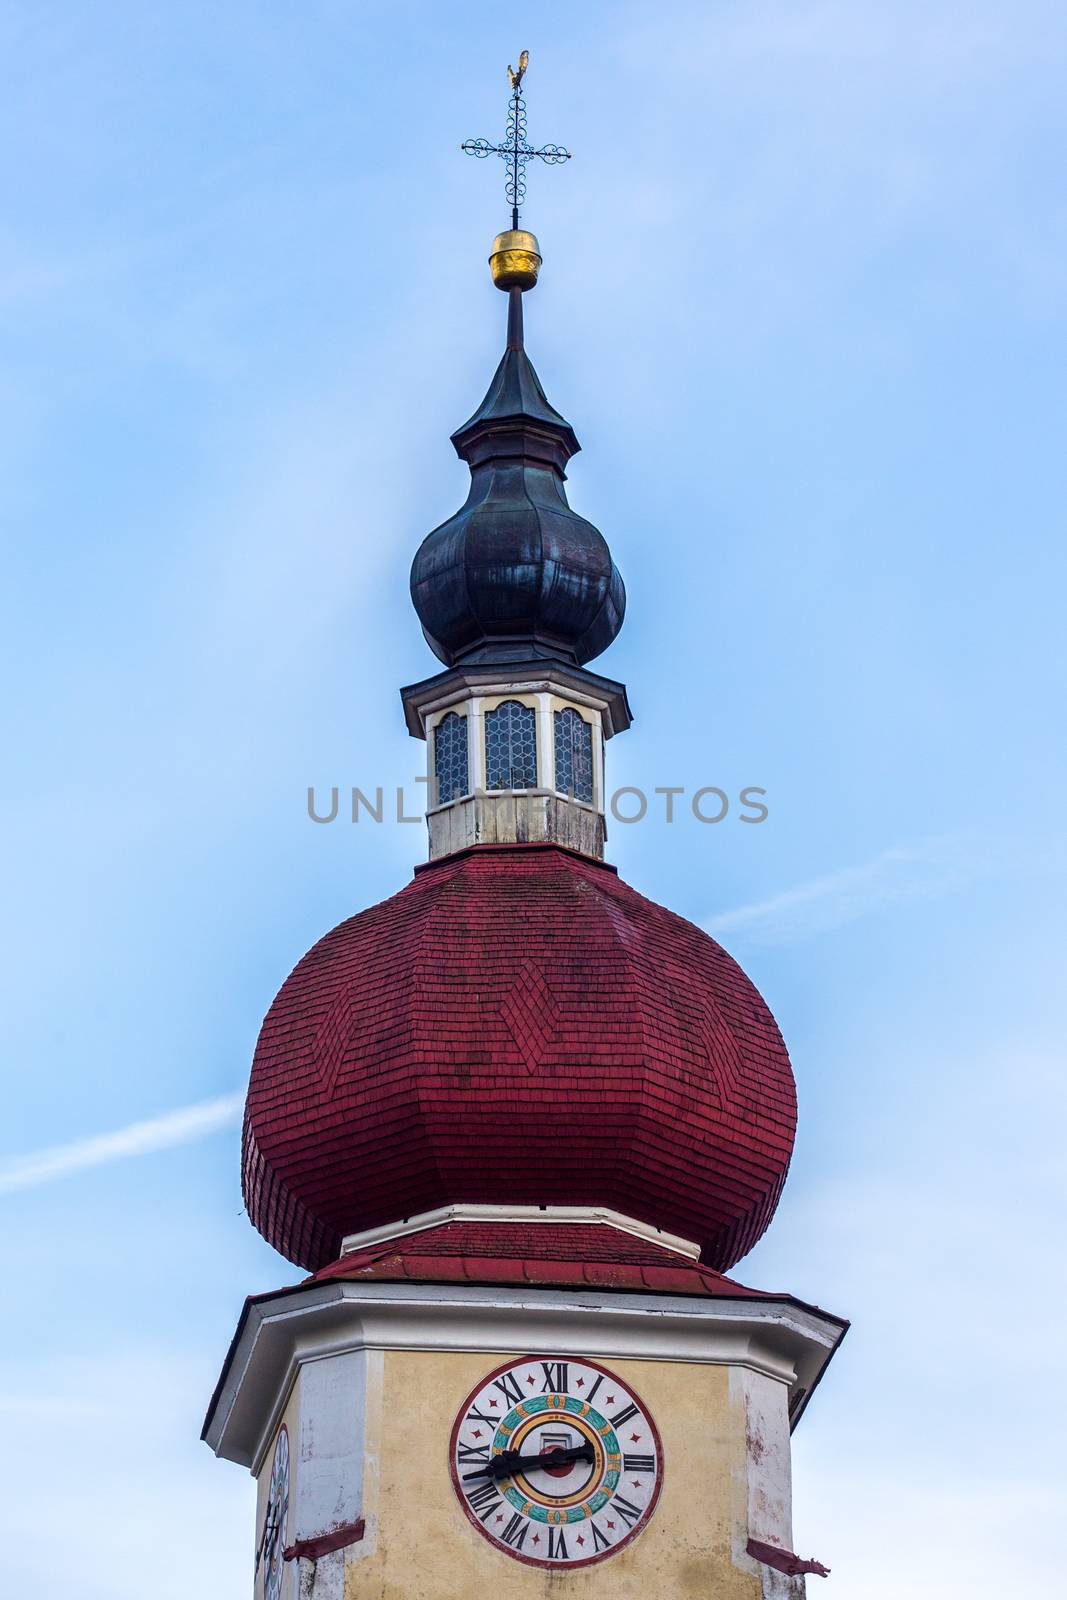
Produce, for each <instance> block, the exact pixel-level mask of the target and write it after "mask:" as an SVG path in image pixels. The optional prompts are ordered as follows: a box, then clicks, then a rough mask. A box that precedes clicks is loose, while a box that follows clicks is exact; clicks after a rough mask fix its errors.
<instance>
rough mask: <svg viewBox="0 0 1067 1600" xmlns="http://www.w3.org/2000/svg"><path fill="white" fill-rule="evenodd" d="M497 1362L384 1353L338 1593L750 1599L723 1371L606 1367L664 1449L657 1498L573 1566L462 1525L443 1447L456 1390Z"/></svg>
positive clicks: (738, 1431)
mask: <svg viewBox="0 0 1067 1600" xmlns="http://www.w3.org/2000/svg"><path fill="white" fill-rule="evenodd" d="M505 1359H506V1353H504V1352H501V1353H500V1354H497V1355H487V1354H481V1355H465V1354H443V1353H440V1352H430V1351H427V1352H407V1351H389V1352H386V1353H385V1354H384V1356H383V1357H382V1358H381V1365H380V1366H379V1367H378V1373H379V1375H380V1387H379V1386H377V1385H375V1386H374V1387H378V1394H377V1395H376V1396H369V1397H368V1399H369V1400H370V1402H371V1403H370V1404H369V1405H368V1413H367V1429H368V1438H367V1478H366V1483H365V1498H364V1511H365V1515H366V1516H367V1519H368V1523H369V1524H370V1529H369V1531H371V1537H370V1539H369V1540H368V1543H367V1545H366V1546H365V1547H364V1549H365V1551H366V1553H365V1554H363V1555H362V1557H360V1556H359V1554H358V1550H359V1547H358V1546H353V1547H352V1555H351V1558H350V1560H349V1562H348V1565H347V1567H346V1571H345V1600H470V1597H471V1595H474V1594H481V1595H483V1596H488V1597H492V1596H493V1595H495V1594H500V1593H503V1592H504V1591H505V1589H506V1592H507V1594H508V1595H509V1596H512V1595H513V1596H520V1597H521V1596H535V1595H542V1596H550V1595H551V1596H560V1595H568V1596H570V1595H574V1596H594V1595H604V1596H607V1595H611V1596H612V1600H660V1597H664V1596H697V1595H699V1596H702V1597H707V1596H711V1595H714V1596H715V1600H758V1597H759V1595H760V1592H761V1585H760V1581H759V1579H758V1578H757V1577H756V1576H755V1575H753V1574H752V1573H744V1572H740V1571H739V1570H738V1569H737V1568H736V1567H734V1565H733V1562H732V1555H731V1552H732V1549H733V1547H734V1540H735V1536H737V1537H739V1538H740V1545H741V1548H743V1547H744V1541H745V1537H746V1532H745V1520H746V1515H747V1511H746V1506H747V1499H746V1496H747V1489H746V1445H745V1414H744V1405H743V1402H741V1401H739V1400H738V1399H737V1398H734V1399H731V1397H730V1391H729V1373H728V1371H727V1369H726V1368H724V1367H713V1366H689V1365H686V1364H684V1363H679V1362H655V1361H611V1362H610V1363H609V1365H610V1366H611V1368H612V1369H613V1370H617V1371H618V1373H619V1376H620V1378H622V1379H623V1381H624V1382H625V1383H627V1384H631V1385H632V1386H633V1387H634V1388H635V1389H636V1391H637V1393H638V1394H639V1395H640V1396H641V1398H642V1400H644V1402H645V1403H646V1404H647V1406H648V1407H649V1409H650V1410H651V1412H652V1415H653V1416H654V1418H655V1420H656V1423H657V1425H658V1427H659V1430H660V1435H661V1439H662V1443H663V1459H664V1478H663V1492H662V1494H661V1495H660V1500H659V1504H658V1505H657V1507H656V1510H655V1512H654V1513H653V1515H652V1518H651V1520H650V1521H649V1523H648V1524H647V1526H646V1527H645V1528H644V1530H643V1531H642V1532H641V1533H640V1534H639V1535H638V1537H637V1538H636V1539H634V1540H633V1542H632V1543H631V1544H629V1545H627V1546H626V1548H625V1549H623V1550H621V1551H620V1552H619V1554H618V1555H616V1556H611V1557H609V1558H608V1559H607V1560H606V1561H602V1562H600V1563H598V1564H597V1565H596V1566H592V1567H585V1568H582V1569H580V1570H578V1571H569V1572H568V1571H566V1570H564V1571H551V1570H546V1569H544V1568H540V1567H530V1566H525V1565H524V1564H523V1563H522V1562H519V1561H516V1560H514V1559H512V1558H511V1557H510V1556H505V1555H503V1554H502V1553H500V1552H499V1551H497V1550H495V1549H494V1548H493V1547H492V1546H491V1545H489V1544H488V1542H487V1541H486V1540H485V1539H483V1538H482V1537H481V1535H480V1534H479V1533H478V1532H477V1531H476V1530H475V1529H474V1528H473V1527H472V1526H471V1524H470V1523H469V1522H468V1520H467V1517H466V1516H465V1515H464V1512H463V1509H462V1507H461V1506H460V1504H459V1502H458V1500H457V1498H456V1495H455V1492H454V1490H453V1488H452V1483H451V1479H450V1477H449V1469H448V1443H449V1437H450V1434H451V1429H452V1423H453V1421H454V1419H455V1416H456V1412H457V1411H458V1410H459V1408H460V1406H461V1405H462V1404H463V1402H464V1400H465V1399H466V1397H467V1395H468V1393H469V1392H470V1390H471V1389H472V1388H474V1386H475V1385H476V1384H477V1383H478V1382H479V1381H480V1380H481V1379H482V1378H484V1376H485V1375H486V1373H488V1372H490V1371H492V1369H493V1368H494V1367H495V1366H498V1365H499V1364H500V1362H501V1361H503V1360H505Z"/></svg>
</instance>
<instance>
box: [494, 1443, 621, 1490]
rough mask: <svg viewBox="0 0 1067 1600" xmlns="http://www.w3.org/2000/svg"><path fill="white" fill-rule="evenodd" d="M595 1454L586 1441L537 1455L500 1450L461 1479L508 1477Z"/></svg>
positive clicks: (583, 1459)
mask: <svg viewBox="0 0 1067 1600" xmlns="http://www.w3.org/2000/svg"><path fill="white" fill-rule="evenodd" d="M595 1460H596V1455H595V1454H594V1451H593V1446H592V1445H591V1444H589V1443H588V1442H587V1443H585V1444H578V1445H574V1446H572V1448H571V1449H569V1450H545V1451H543V1452H542V1454H541V1455H539V1456H524V1455H520V1454H519V1453H518V1451H517V1450H501V1452H500V1454H499V1455H496V1456H494V1457H493V1459H492V1460H491V1461H490V1462H488V1463H487V1464H486V1465H485V1466H484V1467H479V1468H478V1471H477V1472H465V1473H464V1474H463V1481H464V1482H467V1480H468V1479H470V1478H510V1477H511V1476H512V1475H513V1474H514V1473H516V1472H522V1471H527V1472H528V1471H532V1470H533V1469H534V1468H536V1467H565V1466H567V1465H569V1463H570V1462H572V1461H589V1462H594V1461H595Z"/></svg>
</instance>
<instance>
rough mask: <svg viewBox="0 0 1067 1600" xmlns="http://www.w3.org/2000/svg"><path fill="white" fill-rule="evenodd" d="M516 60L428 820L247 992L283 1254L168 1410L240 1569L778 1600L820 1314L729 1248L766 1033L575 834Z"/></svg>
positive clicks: (833, 1324) (701, 955)
mask: <svg viewBox="0 0 1067 1600" xmlns="http://www.w3.org/2000/svg"><path fill="white" fill-rule="evenodd" d="M524 69H525V61H524V60H520V67H519V71H518V72H517V73H513V74H512V88H513V94H512V101H511V121H509V139H510V140H511V143H510V144H506V145H505V146H504V147H502V148H501V151H500V153H502V154H504V155H505V157H506V158H507V159H508V160H509V163H510V166H509V198H511V200H512V204H513V208H514V209H513V214H512V224H513V225H512V228H511V229H510V230H508V232H506V233H504V234H501V235H500V236H498V238H497V239H496V241H495V243H494V246H493V251H492V255H491V257H490V266H491V269H492V274H493V279H494V282H495V283H496V284H497V285H498V287H499V288H501V289H502V290H503V291H504V292H505V294H506V295H507V305H508V316H507V337H506V348H505V350H504V354H503V356H502V358H501V361H500V364H499V366H498V367H497V370H496V372H495V374H494V375H493V378H492V381H491V383H490V385H489V389H488V392H487V393H486V395H485V398H484V400H483V401H482V403H481V405H479V407H478V408H477V410H476V411H475V412H474V414H473V416H472V417H471V418H470V420H469V421H468V422H466V423H464V425H463V426H462V427H461V428H459V429H458V430H457V431H456V433H454V434H453V436H452V441H453V444H454V445H455V448H456V450H457V452H458V454H459V455H460V456H461V458H462V459H463V460H464V461H465V462H466V463H467V465H468V466H469V468H470V475H471V483H470V492H469V494H468V497H467V500H466V503H465V504H464V505H463V506H462V507H461V509H460V510H459V511H457V512H456V513H455V515H453V516H452V517H450V518H449V519H448V520H447V521H445V522H443V523H442V524H441V525H440V527H438V528H436V529H435V530H434V531H433V532H432V533H430V534H428V535H427V537H426V538H425V539H424V540H423V542H422V544H421V546H420V547H419V549H418V551H417V553H416V555H415V559H414V563H413V566H412V570H411V596H412V601H413V603H414V606H415V610H416V612H417V614H418V617H419V620H420V622H421V624H422V628H423V632H424V634H425V636H426V639H427V641H428V643H429V645H430V647H431V648H432V650H433V651H434V653H435V654H436V655H437V657H438V658H439V660H440V661H441V663H442V664H443V670H441V671H439V672H437V673H436V674H434V675H433V676H431V677H428V678H426V679H424V680H423V681H422V682H419V683H416V684H413V685H411V686H409V687H408V688H405V689H404V690H403V691H402V699H403V705H404V712H405V716H406V718H407V724H408V727H409V729H410V731H411V733H412V734H413V735H414V736H415V737H416V738H418V739H421V740H424V741H425V743H426V749H427V775H428V779H429V799H430V803H429V806H428V813H427V820H428V829H429V859H428V861H427V862H425V863H424V864H423V865H421V866H419V867H417V868H416V869H415V873H414V878H413V881H412V882H411V883H409V884H408V885H407V886H406V887H405V888H403V889H401V890H400V892H399V893H398V894H395V895H394V896H393V897H392V898H391V899H389V900H386V901H384V902H383V903H382V904H381V905H377V906H374V907H372V908H371V909H370V910H367V911H363V912H360V913H358V914H357V915H355V916H353V917H351V918H350V919H349V920H348V921H346V922H343V923H342V924H341V925H340V926H339V927H337V928H335V929H334V930H333V932H332V933H328V934H327V935H326V936H325V938H323V939H321V940H320V941H319V943H318V944H316V945H315V946H314V948H313V949H312V950H311V951H310V952H309V953H308V954H307V955H306V956H305V957H304V959H303V960H302V961H301V962H300V963H299V964H298V966H297V967H296V969H295V970H294V972H293V973H292V974H291V975H290V977H289V978H288V979H287V980H286V982H285V983H284V984H283V985H282V988H281V991H280V992H279V994H278V995H277V997H276V999H275V1001H274V1003H273V1005H272V1006H271V1008H270V1011H269V1012H268V1014H267V1017H266V1020H265V1022H264V1024H263V1028H262V1032H261V1033H260V1037H259V1042H258V1044H257V1047H256V1052H255V1058H254V1061H253V1064H252V1076H251V1082H250V1085H249V1090H248V1100H247V1106H246V1110H245V1122H244V1141H243V1184H244V1194H245V1201H246V1205H247V1209H248V1214H249V1216H250V1218H251V1219H252V1221H253V1223H254V1224H255V1226H256V1227H257V1228H258V1229H259V1231H260V1232H261V1233H262V1234H263V1235H264V1237H265V1238H266V1239H268V1240H269V1241H270V1243H271V1244H273V1245H274V1246H275V1248H276V1249H277V1250H279V1251H280V1252H281V1253H282V1254H283V1255H284V1256H286V1257H287V1258H288V1259H289V1260H290V1261H292V1262H293V1263H295V1264H296V1265H297V1266H299V1267H300V1268H302V1269H303V1270H304V1272H305V1273H306V1274H308V1276H306V1277H305V1278H304V1280H303V1281H302V1282H300V1283H297V1284H296V1285H294V1286H292V1287H289V1288H284V1289H280V1290H278V1291H277V1292H274V1293H270V1294H261V1295H257V1296H254V1297H253V1298H251V1299H249V1300H248V1301H247V1302H246V1304H245V1308H244V1311H243V1313H242V1315H241V1319H240V1322H239V1324H238V1327H237V1331H236V1333H235V1335H234V1338H233V1342H232V1344H231V1346H230V1350H229V1352H228V1354H227V1357H226V1361H225V1364H224V1366H223V1370H222V1374H221V1376H220V1378H219V1382H218V1385H217V1387H216V1390H215V1393H214V1395H213V1396H212V1399H211V1404H210V1406H209V1409H208V1414H207V1419H206V1422H205V1426H204V1438H205V1439H206V1440H207V1442H208V1444H209V1445H210V1446H211V1448H212V1449H213V1450H214V1451H215V1452H216V1453H217V1454H218V1455H221V1456H223V1457H225V1458H226V1459H227V1460H229V1461H234V1462H238V1463H240V1464H241V1465H242V1466H244V1467H246V1468H248V1469H249V1470H250V1471H251V1472H252V1473H253V1474H254V1475H255V1478H256V1481H257V1484H258V1502H257V1506H258V1509H257V1520H256V1530H255V1541H254V1556H253V1558H252V1563H251V1565H252V1568H253V1570H252V1572H251V1573H250V1578H251V1581H252V1583H253V1586H254V1587H253V1593H254V1600H309V1597H310V1600H469V1597H470V1596H471V1595H474V1594H479V1593H481V1594H492V1593H507V1594H509V1595H514V1596H515V1597H522V1596H529V1597H532V1596H548V1595H560V1596H574V1597H576V1600H577V1597H585V1596H589V1597H590V1600H592V1597H594V1596H604V1597H608V1596H610V1597H612V1600H638V1597H639V1600H651V1597H655V1600H659V1597H661V1596H662V1597H667V1596H710V1595H714V1596H716V1600H759V1597H777V1600H784V1597H789V1600H796V1597H798V1596H801V1595H803V1593H804V1584H805V1574H806V1573H819V1574H824V1573H825V1570H826V1569H825V1568H823V1567H821V1566H820V1564H819V1563H818V1562H815V1561H805V1560H802V1559H800V1558H799V1557H797V1556H796V1555H794V1554H793V1533H792V1527H791V1518H790V1433H791V1430H792V1429H793V1428H794V1427H795V1426H796V1424H797V1423H798V1421H799V1420H800V1417H801V1415H802V1414H803V1411H804V1408H805V1406H806V1405H807V1403H808V1401H809V1399H810V1397H811V1394H812V1391H813V1389H814V1388H815V1385H816V1384H817V1383H818V1382H819V1379H820V1378H821V1376H822V1374H823V1372H824V1370H825V1368H826V1365H827V1363H828V1361H829V1360H830V1358H831V1356H832V1355H833V1352H834V1350H835V1349H836V1347H837V1345H838V1343H839V1342H840V1340H841V1338H842V1337H843V1334H844V1332H845V1328H846V1324H845V1323H844V1322H843V1321H842V1320H841V1319H840V1318H839V1317H835V1316H832V1315H829V1314H828V1313H826V1312H823V1311H820V1310H818V1309H816V1308H815V1307H813V1306H811V1305H808V1304H805V1302H804V1301H802V1300H799V1299H796V1298H794V1297H793V1296H792V1295H789V1294H776V1293H768V1292H766V1291H764V1290H758V1289H751V1288H746V1287H745V1286H744V1285H743V1284H741V1283H739V1282H738V1281H737V1280H736V1279H734V1278H732V1277H729V1276H728V1275H727V1274H728V1273H729V1272H730V1271H731V1269H732V1268H733V1266H734V1264H735V1263H736V1262H737V1261H738V1260H739V1259H740V1257H742V1256H743V1255H744V1254H745V1253H746V1252H747V1251H748V1250H750V1249H751V1248H752V1246H753V1245H754V1244H755V1243H756V1241H757V1240H758V1239H759V1238H760V1236H761V1235H762V1233H763V1232H764V1230H765V1229H766V1227H767V1226H768V1224H769V1222H770V1220H771V1217H772V1215H773V1213H774V1210H775V1207H776V1205H777V1203H778V1199H779V1196H780V1194H781V1190H782V1186H783V1183H784V1181H785V1176H786V1172H787V1169H788V1166H789V1159H790V1154H791V1151H792V1145H793V1137H794V1131H795V1122H796V1100H795V1093H794V1086H793V1077H792V1072H791V1069H790V1065H789V1059H788V1056H787V1054H786V1050H785V1046H784V1044H783V1042H782V1039H781V1036H780V1034H779V1032H778V1029H777V1027H776V1026H775V1022H774V1019H773V1017H772V1016H771V1014H770V1011H769V1010H768V1008H767V1006H766V1005H765V1004H764V1002H763V1000H762V999H761V997H760V995H759V994H758V993H757V991H756V989H755V988H754V986H753V985H752V983H751V982H750V981H749V980H748V978H747V977H746V976H745V974H744V973H743V972H742V971H741V969H740V968H739V967H738V966H737V964H736V963H735V962H734V961H733V960H731V958H730V957H729V956H728V955H727V954H726V952H725V951H724V950H723V949H721V948H720V946H719V945H718V944H716V943H715V941H714V940H713V939H711V938H709V937H708V935H707V934H705V933H703V932H702V931H701V930H700V929H699V928H696V927H694V926H693V925H692V924H691V923H689V922H686V921H685V920H684V919H683V918H681V917H679V916H677V915H675V914H674V913H673V912H671V911H668V910H666V909H665V908H664V907H662V906H659V905H656V904H655V903H654V902H652V901H650V900H647V899H646V898H645V897H644V896H643V895H641V894H639V893H638V892H637V891H636V890H634V889H632V888H630V887H629V886H628V885H627V884H625V883H624V882H623V881H622V880H621V879H620V877H619V876H618V873H617V872H616V870H615V868H614V867H613V866H611V865H610V864H608V863H607V862H606V861H605V860H604V846H605V825H604V794H605V777H604V767H605V750H606V746H607V743H608V741H609V740H610V739H611V738H613V737H614V735H615V734H617V733H621V732H624V731H625V730H626V729H627V728H628V727H629V725H630V720H631V717H630V708H629V704H628V700H627V694H626V689H625V688H624V686H623V685H622V684H620V683H616V682H613V681H612V680H611V679H609V678H604V677H601V676H599V675H598V674H597V673H595V672H593V671H592V670H590V667H589V663H590V662H591V661H593V660H594V659H595V658H596V657H597V656H598V655H599V654H600V653H601V652H602V651H603V650H604V649H605V648H606V647H607V646H608V645H609V644H610V643H611V641H612V640H613V639H614V638H615V636H616V634H617V633H618V631H619V629H620V628H621V626H622V623H623V615H624V610H625V591H624V588H623V583H622V579H621V577H620V575H619V572H618V570H617V568H616V567H615V564H614V562H613V560H612V557H611V552H610V550H609V549H608V545H607V543H606V541H605V539H604V537H603V535H602V534H601V533H600V532H599V531H598V530H597V529H596V528H594V527H593V526H592V524H591V523H589V522H587V521H586V520H585V519H584V518H583V517H582V516H580V515H579V514H578V513H577V512H576V511H574V510H572V508H571V506H570V504H569V503H568V498H567V493H566V487H565V478H566V471H565V469H566V467H567V464H568V462H569V461H570V459H571V457H572V456H573V455H574V454H575V453H576V451H577V450H578V448H579V445H578V440H577V438H576V437H575V433H574V430H573V428H572V427H571V425H570V424H569V423H568V422H567V421H566V420H565V419H564V418H563V417H562V416H561V415H560V413H559V412H558V411H557V410H556V409H555V408H554V407H553V406H552V405H551V404H550V402H549V401H548V399H547V398H546V395H545V391H544V389H543V388H542V386H541V383H540V380H539V378H538V376H537V373H536V372H535V371H534V368H533V365H532V363H531V361H530V359H529V356H528V355H527V353H526V350H525V344H524V336H523V296H524V294H525V293H526V292H528V291H529V290H530V289H531V288H532V287H533V286H534V285H535V283H536V281H537V274H538V270H539V267H540V265H541V257H540V253H539V249H538V245H537V240H536V239H535V238H534V236H533V235H532V234H531V233H528V232H525V231H524V230H522V229H520V228H519V227H518V221H519V218H518V204H519V201H520V200H521V193H522V190H521V172H522V164H523V163H524V162H525V160H527V159H529V157H530V156H533V155H539V154H546V152H547V154H548V158H549V159H553V160H561V159H565V158H566V152H565V151H560V150H558V149H557V148H556V147H554V146H548V147H545V151H534V150H532V149H531V148H530V147H529V146H528V145H526V142H525V109H524V107H523V104H522V96H521V93H520V90H521V82H522V74H523V71H524ZM520 138H521V141H522V142H521V144H520ZM483 143H484V141H473V144H474V145H480V144H483ZM486 148H487V149H489V148H490V147H486ZM474 153H475V154H481V153H484V152H483V151H481V150H479V149H475V150H474Z"/></svg>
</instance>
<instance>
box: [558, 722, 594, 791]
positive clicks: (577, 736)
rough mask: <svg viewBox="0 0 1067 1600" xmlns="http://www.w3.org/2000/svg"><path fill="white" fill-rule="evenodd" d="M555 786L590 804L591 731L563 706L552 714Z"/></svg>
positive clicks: (591, 787) (586, 723)
mask: <svg viewBox="0 0 1067 1600" xmlns="http://www.w3.org/2000/svg"><path fill="white" fill-rule="evenodd" d="M555 722H556V788H557V789H558V790H559V792H560V793H561V794H569V795H571V796H573V798H574V799H575V800H584V801H586V802H587V804H589V805H592V803H593V730H592V728H591V726H590V725H589V723H588V722H586V720H585V718H584V717H583V716H580V715H579V714H578V712H577V711H575V710H573V709H572V708H571V707H570V706H567V708H566V710H564V711H557V712H556V717H555Z"/></svg>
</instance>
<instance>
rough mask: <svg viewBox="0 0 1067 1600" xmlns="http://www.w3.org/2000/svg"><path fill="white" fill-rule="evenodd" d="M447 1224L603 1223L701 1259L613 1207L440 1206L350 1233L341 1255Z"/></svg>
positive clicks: (688, 1245) (692, 1248)
mask: <svg viewBox="0 0 1067 1600" xmlns="http://www.w3.org/2000/svg"><path fill="white" fill-rule="evenodd" d="M447 1222H523V1223H534V1224H536V1223H543V1222H552V1223H560V1222H563V1223H567V1222H574V1223H585V1224H589V1223H601V1224H603V1226H605V1227H608V1228H617V1229H618V1230H619V1232H620V1233H629V1234H632V1235H633V1236H634V1237H635V1238H637V1239H648V1240H651V1242H652V1243H653V1244H658V1245H661V1246H662V1247H663V1249H664V1250H674V1251H675V1252H676V1253H677V1254H678V1255H682V1256H687V1257H689V1259H690V1260H692V1261H698V1260H699V1259H700V1246H699V1245H698V1244H694V1243H693V1242H692V1240H690V1239H683V1238H681V1237H680V1236H679V1235H678V1234H676V1233H664V1232H662V1230H661V1229H659V1228H655V1227H653V1226H652V1224H651V1223H649V1222H639V1221H638V1219H637V1218H636V1217H627V1216H625V1215H624V1214H623V1213H622V1212H621V1211H613V1210H612V1209H611V1207H610V1206H508V1205H499V1206H485V1205H453V1206H439V1207H438V1208H437V1210H436V1211H420V1212H419V1213H418V1215H417V1216H414V1217H405V1218H404V1219H403V1221H401V1222H386V1223H383V1224H382V1225H381V1226H380V1227H377V1228H366V1229H364V1231H363V1232H362V1233H349V1234H347V1235H346V1236H345V1237H344V1238H343V1239H342V1240H341V1254H342V1255H343V1256H347V1255H351V1254H352V1252H353V1251H354V1250H362V1249H364V1247H365V1246H367V1245H370V1244H385V1243H386V1242H387V1241H388V1240H390V1239H402V1238H405V1237H406V1236H407V1235H408V1234H409V1233H425V1232H426V1230H427V1229H428V1228H440V1227H441V1226H442V1225H443V1224H444V1223H447Z"/></svg>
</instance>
